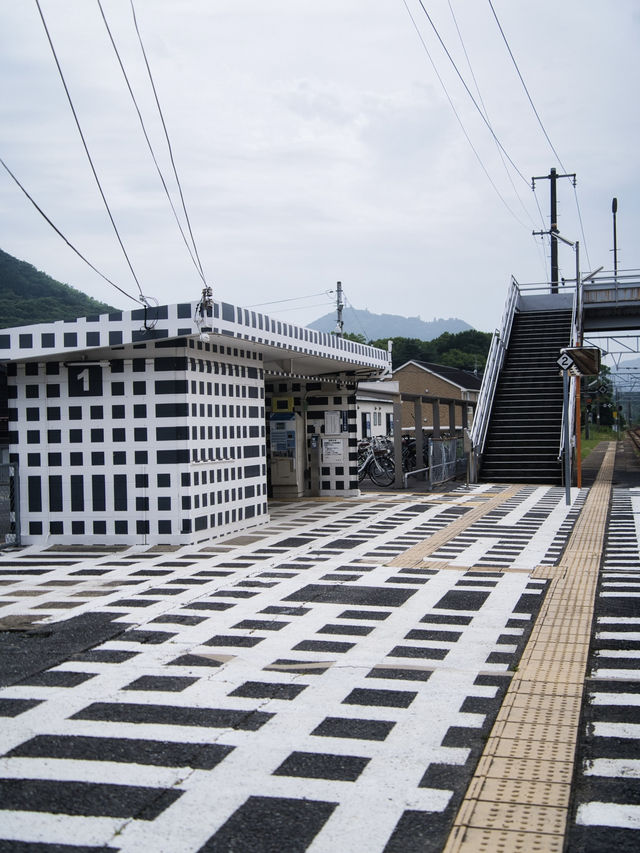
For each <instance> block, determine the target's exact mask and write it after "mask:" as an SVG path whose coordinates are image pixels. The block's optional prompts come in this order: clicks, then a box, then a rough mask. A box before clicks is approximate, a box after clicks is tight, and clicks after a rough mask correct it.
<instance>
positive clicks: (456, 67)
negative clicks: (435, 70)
mask: <svg viewBox="0 0 640 853" xmlns="http://www.w3.org/2000/svg"><path fill="white" fill-rule="evenodd" d="M403 2H404V4H405V6H406V5H407V4H406V0H403ZM418 2H419V4H420V6H421V8H422V11H423V12H424V14H425V15H426V17H427V20H428V21H429V23H430V24H431V28H432V29H433V31H434V33H435V34H436V37H437V39H438V41H439V42H440V45H441V47H442V49H443V50H444V52H445V53H446V55H447V58H448V59H449V62H450V63H451V65H453V68H454V70H455V72H456V74H457V75H458V78H459V79H460V82H461V83H462V85H463V86H464V88H465V91H466V93H467V94H468V95H469V97H470V98H471V102H472V103H473V105H474V107H475V108H476V110H477V111H478V114H479V115H480V118H481V119H482V120H483V122H484V123H485V125H486V126H487V128H488V130H489V133H490V134H491V135H492V136H493V138H494V139H495V141H496V143H497V144H498V145H499V146H500V148H501V149H502V151H503V152H504V155H505V157H506V158H507V160H508V161H509V162H510V163H511V165H512V166H513V168H514V169H515V170H516V172H517V173H518V175H520V177H521V178H522V180H523V181H524V182H525V184H527V186H529V181H528V180H527V179H526V178H525V176H524V175H523V174H522V172H521V171H520V169H519V168H518V167H517V166H516V164H515V163H514V162H513V160H512V159H511V157H510V156H509V153H508V152H507V150H506V148H505V147H504V145H503V144H502V143H501V142H500V140H499V139H498V137H497V135H496V133H495V131H494V130H493V128H492V127H491V124H490V123H489V121H488V120H487V117H486V116H485V115H484V113H483V112H482V110H481V109H480V107H479V105H478V102H477V101H476V99H475V98H474V97H473V94H472V92H471V90H470V89H469V87H468V86H467V83H466V81H465V79H464V77H463V76H462V74H461V73H460V69H459V68H458V66H457V65H456V63H455V61H454V59H453V57H452V56H451V54H450V53H449V50H448V49H447V46H446V44H445V43H444V41H443V40H442V37H441V35H440V33H439V32H438V28H437V27H436V25H435V24H434V22H433V19H432V18H431V15H430V14H429V13H428V12H427V9H426V7H425V5H424V3H423V0H418ZM407 9H408V7H407ZM412 20H413V19H412Z"/></svg>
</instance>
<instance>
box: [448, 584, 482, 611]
mask: <svg viewBox="0 0 640 853" xmlns="http://www.w3.org/2000/svg"><path fill="white" fill-rule="evenodd" d="M490 595H491V593H490V592H480V591H474V590H456V589H451V590H449V592H447V593H445V595H443V596H442V598H441V599H440V601H439V602H438V603H437V604H436V605H435V607H437V608H439V609H441V610H480V608H481V607H482V605H483V604H484V603H485V601H486V600H487V598H489V596H490Z"/></svg>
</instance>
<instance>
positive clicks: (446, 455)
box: [428, 438, 466, 486]
mask: <svg viewBox="0 0 640 853" xmlns="http://www.w3.org/2000/svg"><path fill="white" fill-rule="evenodd" d="M465 469H466V458H465V456H464V447H463V441H462V439H460V438H431V439H429V471H428V476H429V484H430V485H431V486H435V485H436V484H438V483H444V482H446V481H447V480H453V479H454V478H455V477H456V476H457V474H458V473H459V472H460V470H463V471H464V470H465Z"/></svg>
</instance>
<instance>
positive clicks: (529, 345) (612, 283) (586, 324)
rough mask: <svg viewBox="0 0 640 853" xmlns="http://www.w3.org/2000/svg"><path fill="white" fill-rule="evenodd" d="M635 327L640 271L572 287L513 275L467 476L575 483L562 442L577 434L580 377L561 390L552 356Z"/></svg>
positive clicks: (490, 358) (600, 277) (593, 278)
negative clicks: (523, 280)
mask: <svg viewBox="0 0 640 853" xmlns="http://www.w3.org/2000/svg"><path fill="white" fill-rule="evenodd" d="M634 329H640V271H625V272H616V273H601V274H598V275H592V276H589V277H587V279H586V280H584V281H578V284H577V286H576V282H575V280H574V281H573V282H567V281H565V282H564V283H563V285H562V286H561V287H558V286H554V287H552V286H551V285H549V284H544V285H539V284H536V285H522V284H520V283H518V282H517V281H516V280H515V279H513V280H512V282H511V285H510V288H509V292H508V296H507V300H506V304H505V309H504V313H503V317H502V322H501V326H500V328H499V329H498V330H497V331H496V332H495V334H494V337H493V340H492V344H491V349H490V352H489V356H488V359H487V365H486V369H485V375H484V378H483V383H482V388H481V391H480V397H479V400H478V405H477V409H476V414H475V417H474V421H473V427H472V430H471V442H472V464H471V479H472V481H484V482H503V483H516V482H535V483H540V484H545V483H546V484H549V485H562V484H563V483H564V482H565V481H566V482H570V481H573V482H574V483H576V484H577V485H580V474H579V470H576V471H575V476H573V475H572V473H571V467H572V462H573V459H572V460H569V464H567V462H566V459H565V457H566V456H567V455H568V454H566V453H565V447H566V446H570V447H573V448H575V443H576V442H575V438H576V437H577V436H579V434H580V423H579V417H580V414H579V413H580V407H579V404H577V402H576V400H577V399H578V400H579V394H580V383H579V377H576V376H572V377H571V379H570V392H569V394H568V395H566V394H565V393H564V389H563V376H562V371H561V370H560V368H559V366H558V358H559V357H560V353H561V350H562V349H563V348H567V347H575V346H582V345H584V344H585V343H587V342H588V344H589V345H590V346H597V345H598V336H599V335H601V334H607V333H612V332H614V333H616V334H619V333H620V332H621V331H623V330H634ZM565 423H567V424H568V430H569V441H568V442H567V441H566V440H565V436H564V432H563V425H564V424H565ZM571 456H572V457H573V456H576V457H577V458H579V454H576V453H574V452H573V451H572V452H571ZM573 467H575V468H576V469H577V468H578V466H573ZM567 471H568V472H569V474H567Z"/></svg>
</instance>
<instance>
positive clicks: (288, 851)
mask: <svg viewBox="0 0 640 853" xmlns="http://www.w3.org/2000/svg"><path fill="white" fill-rule="evenodd" d="M223 306H224V303H223ZM229 307H231V306H229ZM336 806H337V803H329V802H323V801H320V800H302V799H300V800H297V799H286V798H284V797H249V798H248V799H247V800H246V801H245V802H244V803H243V805H241V806H240V808H239V809H237V810H236V811H235V812H234V813H233V814H232V815H231V817H230V818H229V819H228V820H227V821H226V822H225V823H224V824H223V825H222V826H221V827H220V829H219V830H218V831H217V832H216V833H215V835H212V836H211V838H210V839H209V840H208V841H207V842H206V843H205V844H204V845H203V846H202V847H201V848H200V850H199V851H198V853H230V851H232V850H237V851H239V853H240V851H242V853H276V851H277V853H303V851H304V850H306V849H307V847H308V846H309V845H310V844H311V842H312V841H313V839H314V838H315V836H316V835H317V834H318V832H319V831H320V830H321V829H322V827H323V826H324V824H325V823H326V821H327V820H328V819H329V817H330V816H331V813H332V812H333V810H334V809H335V807H336Z"/></svg>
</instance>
